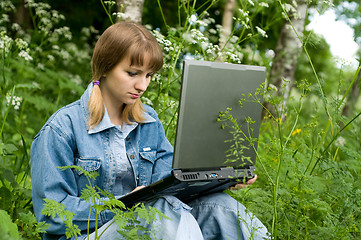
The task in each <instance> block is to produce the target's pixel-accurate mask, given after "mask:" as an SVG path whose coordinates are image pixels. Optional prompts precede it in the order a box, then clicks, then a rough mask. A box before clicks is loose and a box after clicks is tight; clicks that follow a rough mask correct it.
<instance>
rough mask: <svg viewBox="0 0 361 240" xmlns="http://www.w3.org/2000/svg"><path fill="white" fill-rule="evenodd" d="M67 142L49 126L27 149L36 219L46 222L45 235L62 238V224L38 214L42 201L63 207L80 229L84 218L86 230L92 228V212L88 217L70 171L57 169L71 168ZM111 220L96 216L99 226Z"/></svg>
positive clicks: (87, 207) (86, 204)
mask: <svg viewBox="0 0 361 240" xmlns="http://www.w3.org/2000/svg"><path fill="white" fill-rule="evenodd" d="M72 145H74V144H71V139H70V137H69V136H67V135H66V134H64V133H62V132H61V131H59V130H58V129H56V128H55V127H52V126H51V125H49V124H48V125H47V126H45V127H44V128H43V129H42V130H41V131H40V133H39V134H38V135H37V136H36V137H35V139H34V141H33V144H32V146H31V181H32V194H33V206H34V212H35V216H36V218H37V220H38V221H39V222H40V221H45V222H47V223H50V224H51V226H50V228H48V229H47V233H48V234H56V235H64V234H65V224H64V223H63V221H62V220H61V219H60V218H59V217H58V216H57V217H55V218H51V217H47V216H44V215H43V214H41V211H42V209H43V207H44V206H43V204H44V199H53V200H55V201H57V202H59V203H62V204H64V206H65V209H66V210H68V211H71V212H73V213H74V214H75V216H74V218H73V223H74V224H75V225H77V226H78V227H79V228H80V230H85V229H87V225H88V219H90V228H91V229H93V228H94V227H95V211H94V209H92V211H91V213H90V215H89V211H90V207H91V205H90V203H89V202H87V201H85V200H84V199H81V198H80V197H79V196H80V194H81V192H80V189H78V187H77V183H76V178H75V175H74V171H73V170H71V169H67V170H61V169H59V168H58V167H59V166H72V165H74V155H75V153H74V149H73V148H74V147H72ZM110 219H111V213H110V212H108V213H102V214H101V215H100V216H99V225H100V226H101V225H103V224H104V223H105V222H107V221H108V220H110Z"/></svg>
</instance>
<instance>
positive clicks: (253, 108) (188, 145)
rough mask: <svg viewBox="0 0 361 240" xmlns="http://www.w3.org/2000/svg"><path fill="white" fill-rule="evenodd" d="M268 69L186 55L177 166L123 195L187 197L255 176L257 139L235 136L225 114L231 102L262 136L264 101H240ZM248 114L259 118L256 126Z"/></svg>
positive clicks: (241, 120) (133, 199)
mask: <svg viewBox="0 0 361 240" xmlns="http://www.w3.org/2000/svg"><path fill="white" fill-rule="evenodd" d="M265 73H266V68H265V67H260V66H250V65H241V64H230V63H220V62H208V61H200V60H185V61H184V62H183V74H182V86H181V95H180V100H179V110H178V123H177V129H176V138H175V144H174V154H173V170H172V171H171V174H170V175H169V176H168V177H166V178H164V179H161V180H159V181H157V182H155V183H153V184H151V185H148V186H146V187H144V188H142V189H139V190H138V191H135V192H132V193H129V194H127V195H125V196H122V197H121V198H119V200H120V201H122V202H123V203H124V204H125V206H126V207H132V206H133V205H135V204H136V203H139V202H145V201H149V200H152V199H154V198H158V197H160V196H162V195H174V196H175V197H177V198H179V199H180V200H182V201H183V202H185V203H187V202H189V201H191V200H193V199H195V198H198V197H200V196H203V195H206V194H210V193H214V192H220V191H224V190H225V189H228V188H229V187H230V186H233V185H235V184H237V183H239V182H240V181H244V180H247V179H250V178H253V177H254V175H255V174H254V170H255V168H254V165H255V161H256V154H255V151H254V148H255V149H256V148H257V142H255V143H254V148H253V147H251V146H250V144H249V142H247V141H243V142H242V141H241V142H240V141H239V140H238V141H237V142H235V141H233V138H234V135H233V134H232V133H231V130H232V128H231V127H232V125H233V124H232V123H231V122H230V121H228V122H227V121H219V119H220V113H222V112H223V113H224V112H225V111H226V110H227V108H228V109H230V108H231V109H232V111H231V112H230V113H231V115H232V116H233V118H235V119H237V124H238V125H239V126H241V129H242V131H243V132H244V133H246V134H247V135H248V134H250V135H251V136H252V137H253V138H258V134H259V125H260V121H261V111H262V106H261V105H260V104H258V103H255V102H252V101H247V100H246V101H243V103H242V107H240V103H239V101H240V99H243V98H247V96H249V94H254V93H255V92H256V91H257V88H259V87H260V86H261V85H262V83H263V82H264V80H265ZM258 97H261V96H258ZM247 118H251V119H252V121H254V123H253V124H252V126H250V125H249V124H248V123H247V121H246V119H247ZM225 124H226V125H228V126H225ZM238 134H239V133H238ZM248 137H249V136H248ZM237 139H238V138H237ZM236 144H238V145H242V146H243V148H244V149H242V157H240V156H237V155H238V154H232V151H233V152H234V151H235V149H234V146H235V145H236ZM237 149H238V150H237V151H239V149H241V147H240V146H238V148H237ZM235 156H236V157H235ZM230 159H231V161H230Z"/></svg>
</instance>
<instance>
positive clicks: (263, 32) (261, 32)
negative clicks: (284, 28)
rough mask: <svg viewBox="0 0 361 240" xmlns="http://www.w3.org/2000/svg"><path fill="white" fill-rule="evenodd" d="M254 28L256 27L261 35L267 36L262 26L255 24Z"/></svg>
mask: <svg viewBox="0 0 361 240" xmlns="http://www.w3.org/2000/svg"><path fill="white" fill-rule="evenodd" d="M256 29H257V32H258V33H259V34H261V36H262V37H264V38H268V35H267V33H266V31H265V30H263V29H262V28H260V27H258V26H256Z"/></svg>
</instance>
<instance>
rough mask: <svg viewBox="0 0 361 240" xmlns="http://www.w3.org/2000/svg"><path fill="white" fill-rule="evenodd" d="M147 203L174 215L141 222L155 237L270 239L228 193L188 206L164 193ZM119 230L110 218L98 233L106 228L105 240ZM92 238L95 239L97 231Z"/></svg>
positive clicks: (173, 239)
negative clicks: (165, 218)
mask: <svg viewBox="0 0 361 240" xmlns="http://www.w3.org/2000/svg"><path fill="white" fill-rule="evenodd" d="M146 205H147V206H152V207H155V208H157V209H158V210H160V211H161V212H163V213H164V214H165V215H166V216H168V217H169V218H171V220H163V221H159V220H158V221H157V222H155V223H153V225H149V224H146V223H145V222H144V221H141V225H142V226H144V227H146V228H147V229H148V230H151V231H152V233H153V234H154V235H153V236H152V239H163V240H202V239H205V240H226V239H228V240H238V239H239V240H247V239H254V240H258V239H270V237H269V236H268V235H267V234H268V232H267V229H266V228H265V226H264V225H263V224H262V223H261V222H260V221H259V220H258V219H257V218H256V217H255V216H254V215H253V214H252V213H250V212H248V211H247V210H246V208H245V207H244V206H243V205H242V204H240V203H239V202H237V201H236V200H235V199H234V198H232V197H230V196H229V195H228V194H225V193H216V194H210V195H207V196H204V197H201V198H199V199H196V200H194V201H192V202H190V203H188V204H187V205H186V204H184V203H183V202H181V201H180V200H178V199H177V198H175V197H174V196H164V197H161V198H159V199H157V200H155V201H152V202H149V203H147V204H146ZM104 230H105V231H104ZM118 230H119V228H118V226H117V225H116V224H115V223H113V222H112V221H110V222H108V223H107V224H105V225H104V226H103V227H101V228H100V229H99V231H98V234H100V233H102V232H103V231H104V233H103V234H102V236H101V238H100V239H101V240H107V239H122V238H121V236H120V234H119V233H118V232H117V231H118ZM84 239H85V238H84ZM90 239H94V233H93V234H91V235H90Z"/></svg>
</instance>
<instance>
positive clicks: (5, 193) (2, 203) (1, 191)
mask: <svg viewBox="0 0 361 240" xmlns="http://www.w3.org/2000/svg"><path fill="white" fill-rule="evenodd" d="M12 199H13V194H12V193H11V192H10V190H9V189H7V188H6V187H5V186H2V187H1V188H0V209H5V210H10V208H11V206H12ZM0 225H1V224H0Z"/></svg>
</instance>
